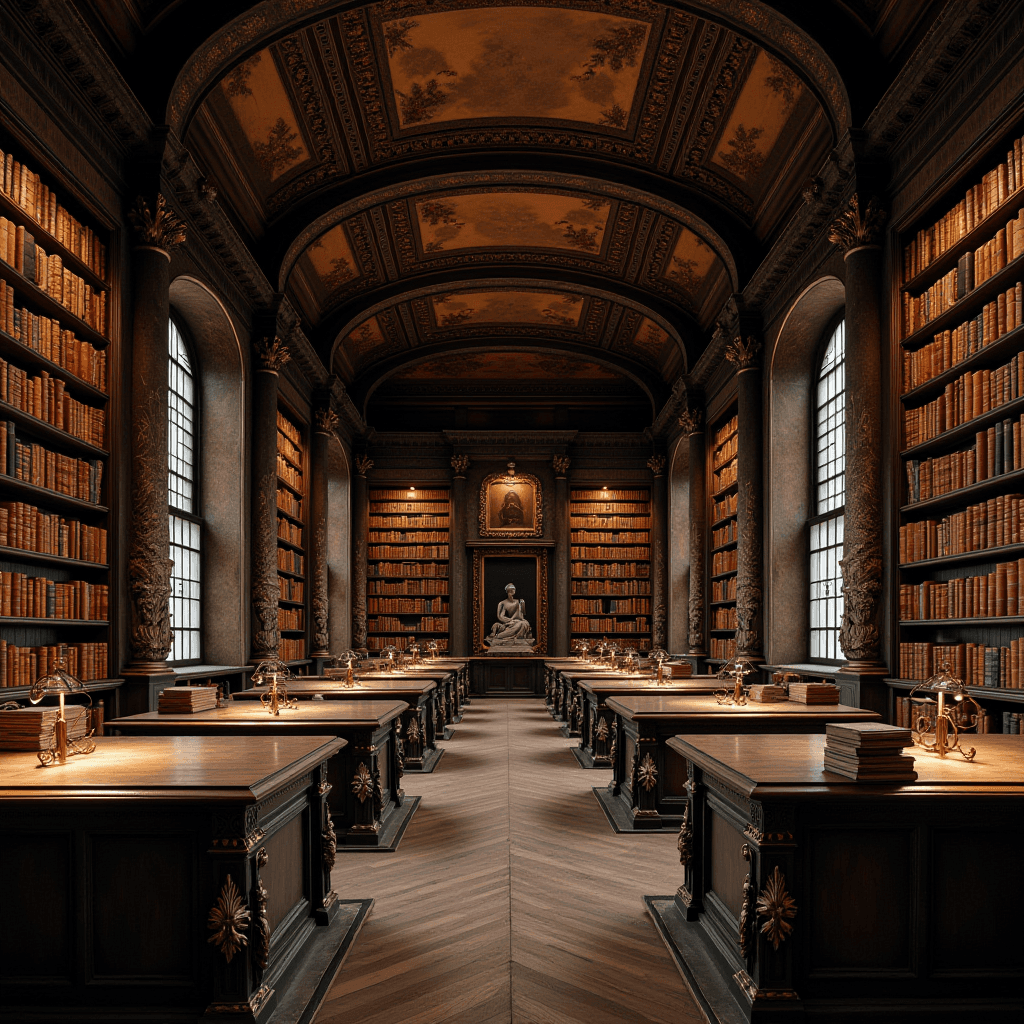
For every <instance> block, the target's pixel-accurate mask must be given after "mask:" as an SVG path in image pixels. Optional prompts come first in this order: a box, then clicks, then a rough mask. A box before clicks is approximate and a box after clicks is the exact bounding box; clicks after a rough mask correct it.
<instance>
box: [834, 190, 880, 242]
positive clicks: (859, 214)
mask: <svg viewBox="0 0 1024 1024" xmlns="http://www.w3.org/2000/svg"><path fill="white" fill-rule="evenodd" d="M888 217H889V215H888V213H887V212H886V210H885V209H884V208H883V207H882V203H881V201H880V200H879V199H878V197H877V196H872V197H871V198H870V199H869V200H868V204H867V206H866V207H865V208H864V210H863V211H862V210H861V208H860V196H858V195H857V193H856V192H854V194H853V195H852V196H850V201H849V203H848V204H847V206H846V209H845V210H843V212H842V213H841V214H839V216H838V217H837V218H836V219H835V220H834V221H833V222H832V225H831V227H830V228H829V230H828V240H829V241H830V242H832V243H833V244H834V245H838V246H839V247H840V248H841V249H842V250H843V253H844V255H849V254H850V253H851V252H853V251H854V250H855V249H864V248H867V247H869V246H870V247H872V248H878V247H880V246H881V244H882V231H883V229H884V227H885V222H886V220H887V219H888Z"/></svg>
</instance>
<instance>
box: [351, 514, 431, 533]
mask: <svg viewBox="0 0 1024 1024" xmlns="http://www.w3.org/2000/svg"><path fill="white" fill-rule="evenodd" d="M410 527H411V528H413V529H416V528H423V529H433V530H445V529H447V528H448V517H447V516H436V515H430V516H370V529H392V530H394V529H402V528H410Z"/></svg>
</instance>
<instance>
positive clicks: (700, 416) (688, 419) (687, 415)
mask: <svg viewBox="0 0 1024 1024" xmlns="http://www.w3.org/2000/svg"><path fill="white" fill-rule="evenodd" d="M679 426H681V427H682V428H683V433H684V434H687V435H689V434H699V433H700V432H701V431H702V430H703V429H704V413H703V411H702V410H700V409H687V410H686V412H684V413H680V414H679Z"/></svg>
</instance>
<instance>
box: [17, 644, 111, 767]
mask: <svg viewBox="0 0 1024 1024" xmlns="http://www.w3.org/2000/svg"><path fill="white" fill-rule="evenodd" d="M67 664H68V645H67V644H61V645H60V648H59V651H58V654H57V661H56V664H55V665H54V667H53V671H52V672H50V673H48V674H47V675H45V676H40V677H39V678H38V679H37V680H36V681H35V682H34V683H33V684H32V689H31V690H29V693H28V699H29V700H30V701H31V702H32V703H33V704H38V703H39V702H40V701H41V700H42V699H43V698H44V697H51V696H53V695H54V694H56V695H57V698H58V701H59V708H58V711H57V721H56V722H55V723H54V726H53V736H52V737H51V738H50V745H49V747H48V748H47V749H46V750H40V751H39V753H38V755H37V756H38V757H39V763H40V764H42V765H43V766H44V767H47V768H48V767H50V766H51V765H55V764H67V760H68V758H69V757H70V756H71V755H72V754H91V753H92V752H93V751H94V750H95V749H96V744H95V743H93V741H92V734H93V730H92V729H90V730H89V732H88V734H87V735H85V736H84V737H82V739H78V740H69V739H68V720H67V715H66V713H65V708H64V698H65V696H66V695H67V694H79V693H81V694H85V699H86V700H87V701H88V702H89V704H92V697H90V696H89V693H88V691H87V690H86V689H85V686H84V685H83V683H82V681H81V680H80V679H76V678H75V677H74V676H73V675H72V674H71V673H70V672H69V671H68V669H67ZM79 710H80V712H81V714H83V715H87V714H88V713H89V712H88V707H81V708H80V709H79Z"/></svg>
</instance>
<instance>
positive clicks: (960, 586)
mask: <svg viewBox="0 0 1024 1024" xmlns="http://www.w3.org/2000/svg"><path fill="white" fill-rule="evenodd" d="M1022 579H1024V558H1021V559H1016V560H1015V561H1012V562H1000V563H999V564H998V565H997V566H996V567H995V569H994V570H993V571H992V572H989V573H985V574H984V575H979V576H963V577H960V578H958V579H952V580H926V581H925V582H924V583H916V584H915V583H903V584H901V585H900V619H904V620H906V619H978V618H991V617H1001V616H1004V615H1018V614H1021V613H1024V602H1021V601H1019V600H1018V593H1019V590H1020V586H1019V585H1020V581H1021V580H1022Z"/></svg>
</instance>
